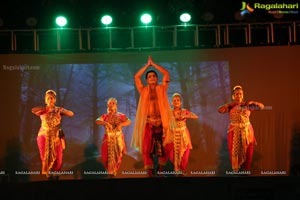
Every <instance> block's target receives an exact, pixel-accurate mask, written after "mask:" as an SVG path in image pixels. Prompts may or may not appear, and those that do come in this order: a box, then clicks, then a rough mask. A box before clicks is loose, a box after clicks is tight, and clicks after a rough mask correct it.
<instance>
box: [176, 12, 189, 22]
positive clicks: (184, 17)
mask: <svg viewBox="0 0 300 200" xmlns="http://www.w3.org/2000/svg"><path fill="white" fill-rule="evenodd" d="M179 19H180V21H181V22H183V23H188V22H190V21H191V19H192V17H191V15H190V14H189V13H182V14H181V15H180V17H179Z"/></svg>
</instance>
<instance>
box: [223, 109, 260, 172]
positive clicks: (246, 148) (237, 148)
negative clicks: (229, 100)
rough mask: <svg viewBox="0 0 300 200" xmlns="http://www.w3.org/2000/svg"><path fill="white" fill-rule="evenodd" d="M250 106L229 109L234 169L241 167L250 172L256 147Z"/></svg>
mask: <svg viewBox="0 0 300 200" xmlns="http://www.w3.org/2000/svg"><path fill="white" fill-rule="evenodd" d="M251 111H252V109H251V107H250V106H243V105H236V106H233V107H232V108H230V109H229V117H230V124H229V127H228V135H227V137H228V149H229V154H230V160H231V165H232V169H233V170H234V171H238V170H239V169H240V168H241V167H244V168H245V169H246V170H249V169H250V167H251V162H252V155H253V148H254V145H256V139H255V136H254V130H253V127H252V124H251V123H250V118H249V117H250V114H251Z"/></svg>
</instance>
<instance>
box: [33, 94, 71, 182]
mask: <svg viewBox="0 0 300 200" xmlns="http://www.w3.org/2000/svg"><path fill="white" fill-rule="evenodd" d="M55 103H56V92H55V91H54V90H47V91H46V93H45V104H46V106H37V107H34V108H32V109H31V112H32V113H33V114H35V115H37V116H39V117H40V119H41V127H40V129H39V132H38V136H37V145H38V148H39V153H40V159H41V162H42V174H44V175H46V177H47V178H48V179H49V180H57V179H58V178H59V175H60V173H59V172H60V171H61V168H62V164H63V150H64V149H65V137H64V134H63V130H62V127H61V120H62V116H63V115H65V116H68V117H73V115H74V113H73V111H70V110H67V109H65V108H63V107H58V106H56V105H55Z"/></svg>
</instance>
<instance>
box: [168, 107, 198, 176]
mask: <svg viewBox="0 0 300 200" xmlns="http://www.w3.org/2000/svg"><path fill="white" fill-rule="evenodd" d="M173 113H174V117H175V120H176V128H175V129H174V132H173V144H174V146H173V148H174V150H173V152H174V153H172V154H171V155H170V159H171V160H172V161H173V164H174V171H175V172H180V171H181V172H182V173H185V172H186V168H187V164H188V159H189V155H190V150H191V149H192V148H193V147H192V142H191V136H190V133H189V130H188V128H187V126H186V119H187V118H185V117H183V118H182V117H181V116H189V115H193V113H192V112H190V111H188V110H186V109H181V110H180V111H179V112H174V111H173Z"/></svg>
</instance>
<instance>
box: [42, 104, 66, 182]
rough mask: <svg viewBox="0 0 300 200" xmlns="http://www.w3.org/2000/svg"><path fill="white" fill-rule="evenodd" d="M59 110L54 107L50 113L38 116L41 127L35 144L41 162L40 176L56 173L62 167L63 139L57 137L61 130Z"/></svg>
mask: <svg viewBox="0 0 300 200" xmlns="http://www.w3.org/2000/svg"><path fill="white" fill-rule="evenodd" d="M61 110H63V109H62V108H59V107H55V108H54V109H53V111H51V112H46V111H44V112H42V113H41V114H40V119H41V122H42V123H41V127H40V129H39V132H38V136H37V144H38V148H39V152H40V158H41V161H42V174H45V175H47V176H49V175H50V173H51V172H58V171H60V170H61V167H62V158H63V149H64V144H65V141H64V138H63V137H60V136H59V132H60V130H61V118H62V117H61Z"/></svg>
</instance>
